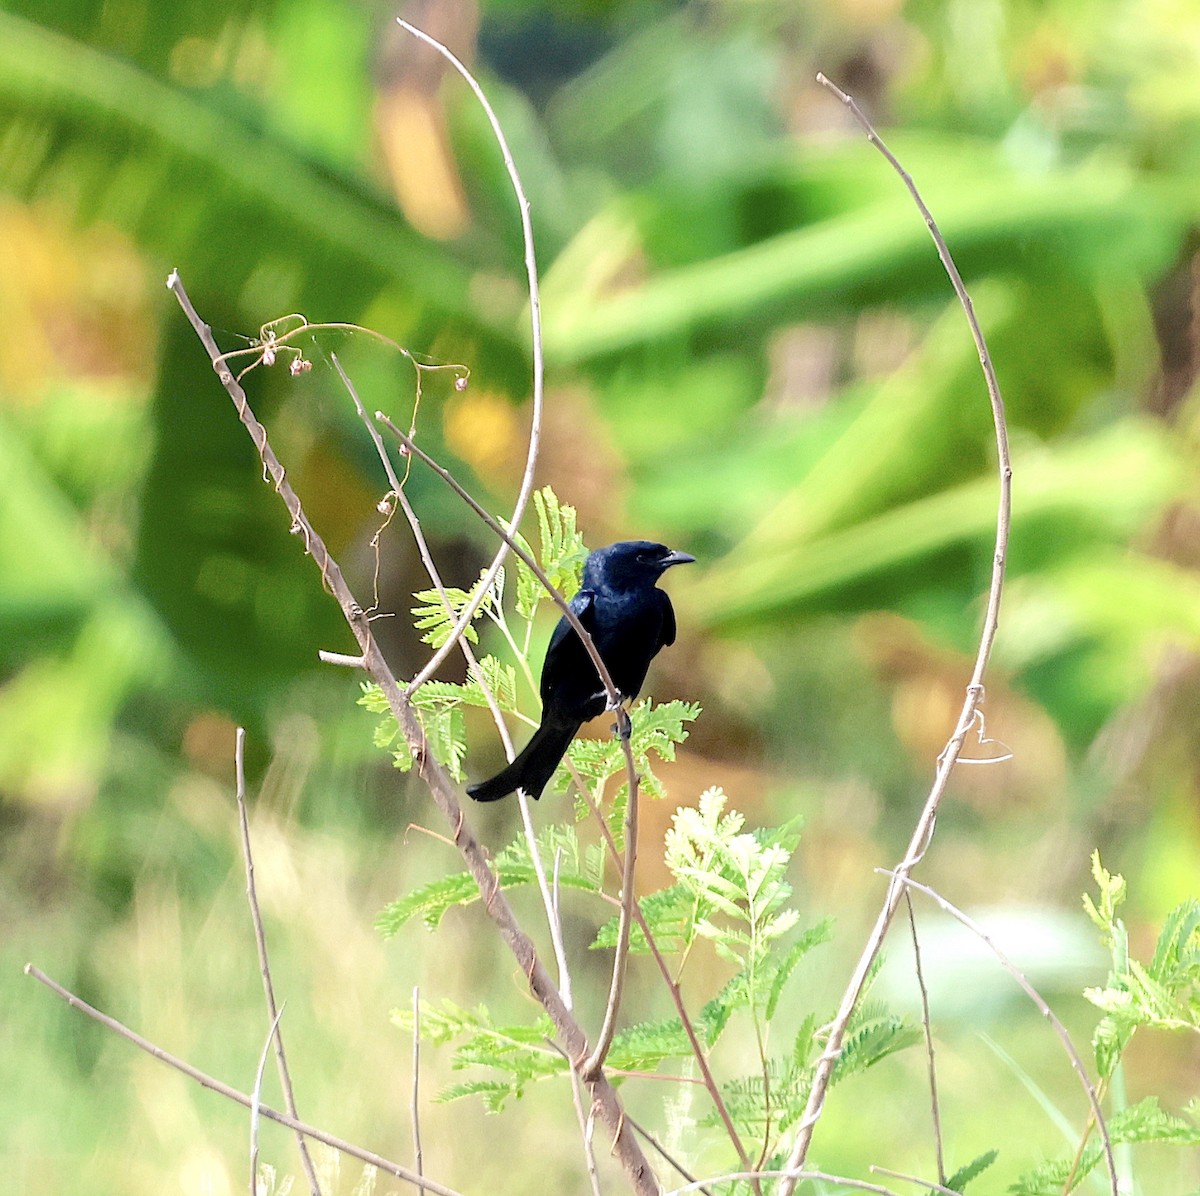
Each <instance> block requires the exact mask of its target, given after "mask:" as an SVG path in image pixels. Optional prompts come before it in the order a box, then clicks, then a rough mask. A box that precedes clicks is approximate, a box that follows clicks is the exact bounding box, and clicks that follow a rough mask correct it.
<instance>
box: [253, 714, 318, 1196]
mask: <svg viewBox="0 0 1200 1196" xmlns="http://www.w3.org/2000/svg"><path fill="white" fill-rule="evenodd" d="M233 763H234V775H235V778H236V787H237V808H238V822H239V824H240V825H241V831H242V862H243V863H244V864H245V867H246V901H247V903H248V904H249V906H250V921H251V922H252V923H253V925H254V945H255V947H256V948H257V950H258V969H259V972H260V973H261V974H262V986H263V996H264V997H265V998H266V1002H267V1017H269V1018H270V1019H271V1025H272V1026H273V1027H275V1029H274V1032H273V1034H272V1037H273V1038H274V1040H275V1062H276V1064H277V1066H278V1068H279V1083H280V1086H281V1087H282V1089H283V1102H284V1105H285V1106H286V1108H287V1111H288V1113H289V1114H290V1115H291V1116H292V1117H299V1113H298V1112H297V1111H296V1094H295V1092H294V1091H293V1089H292V1075H291V1072H290V1071H289V1070H288V1064H287V1052H286V1051H285V1050H284V1048H283V1033H282V1032H281V1031H280V1030H279V1029H278V1025H279V1015H280V1012H281V1011H280V1009H279V1007H278V1005H277V1004H276V1002H275V985H274V984H273V983H272V981H271V964H270V960H269V959H268V956H267V935H266V931H265V930H264V929H263V920H262V911H261V910H260V909H259V905H258V890H257V886H256V885H255V883H254V854H253V852H252V851H251V850H250V817H249V814H248V813H247V811H246V729H245V727H238V729H237V738H236V740H235V744H234V752H233ZM296 1145H297V1146H298V1147H299V1148H300V1161H301V1163H302V1164H303V1166H304V1174H305V1176H306V1177H307V1178H308V1187H309V1191H310V1192H311V1193H312V1196H321V1185H320V1184H319V1183H318V1182H317V1169H316V1168H315V1167H314V1166H313V1161H312V1158H311V1156H310V1155H309V1153H308V1147H307V1146H306V1145H305V1143H304V1138H303V1136H302V1135H299V1134H297V1136H296Z"/></svg>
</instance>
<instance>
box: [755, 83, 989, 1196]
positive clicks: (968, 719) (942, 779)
mask: <svg viewBox="0 0 1200 1196" xmlns="http://www.w3.org/2000/svg"><path fill="white" fill-rule="evenodd" d="M817 81H818V82H819V83H820V84H821V85H822V86H824V87H827V88H828V89H829V90H830V91H831V92H832V93H833V94H834V95H835V96H837V98H838V99H839V100H841V102H842V103H843V104H845V105H846V107H847V109H849V111H850V113H851V115H852V116H853V117H854V119H855V120H856V121H857V122H858V124H859V125H860V126H861V128H862V130H863V132H864V133H866V135H867V138H868V139H869V140H870V142H871V144H872V145H874V146H875V148H876V149H878V150H879V152H880V153H881V154H883V156H884V157H885V158H886V159H887V160H888V162H889V163H890V165H891V167H892V169H893V170H895V171H896V173H897V174H898V175H899V176H900V178H901V180H902V181H903V183H904V185H905V187H906V188H907V189H908V193H909V195H911V196H912V199H913V202H914V203H915V204H916V205H917V208H918V210H919V211H920V213H921V216H922V218H923V219H924V221H925V225H926V227H927V228H928V229H929V235H930V236H931V237H932V238H933V243H934V245H935V246H936V247H937V253H938V257H939V258H940V259H941V262H942V265H943V266H944V267H945V270H946V273H947V275H948V276H949V278H950V282H951V284H952V285H953V287H954V293H955V294H956V295H957V296H958V300H959V303H961V304H962V309H963V312H964V314H965V315H966V317H967V324H968V325H969V326H970V329H971V337H972V339H973V340H974V342H975V348H976V350H977V351H978V353H979V361H980V365H981V366H982V368H983V376H984V380H985V382H986V384H987V392H988V398H989V400H990V402H991V408H992V422H993V424H994V426H995V434H996V459H997V467H998V472H999V489H1000V494H999V502H998V505H997V512H996V543H995V551H994V554H993V557H992V580H991V585H990V587H989V590H988V603H987V613H986V614H985V616H984V621H983V631H982V634H981V635H980V639H979V650H978V652H977V653H976V655H975V667H974V669H973V670H972V672H971V680H970V682H969V683H968V685H967V691H966V696H965V698H964V700H963V706H962V712H961V713H960V714H959V718H958V725H957V726H956V727H955V730H954V734H953V735H952V736H951V737H950V741H949V742H948V743H947V744H946V747H945V748H944V749H943V751H942V754H941V755H940V756H939V757H938V767H937V773H936V775H935V777H934V781H933V787H932V788H931V789H930V791H929V796H928V797H927V798H926V799H925V805H924V807H923V808H922V810H921V815H920V817H919V818H918V820H917V824H916V828H915V829H914V831H913V835H912V838H911V840H910V841H909V845H908V850H907V852H906V853H905V856H904V859H903V860H902V861H901V862H900V863H899V864H898V865H897V866H896V868H895V869H894V873H893V879H892V881H891V882H890V883H889V885H888V891H887V896H886V897H885V899H884V903H883V908H882V909H881V910H880V912H879V916H878V918H877V919H876V921H875V925H874V927H873V929H872V931H871V934H870V937H869V938H868V939H867V943H866V946H865V947H864V948H863V952H862V954H861V956H860V957H859V960H858V963H857V965H856V966H855V969H854V973H853V975H852V976H851V978H850V982H849V984H848V985H847V987H846V991H845V994H844V995H843V997H842V1002H841V1004H840V1005H839V1007H838V1011H837V1014H836V1016H835V1017H834V1019H833V1021H832V1022H831V1023H830V1026H829V1032H828V1038H827V1040H826V1043H825V1049H824V1050H823V1051H822V1052H821V1057H820V1058H819V1059H818V1060H817V1065H816V1069H815V1072H814V1076H813V1084H812V1088H811V1090H810V1092H809V1098H808V1102H807V1104H806V1106H805V1110H804V1114H803V1116H802V1117H801V1118H800V1123H799V1125H798V1127H797V1130H796V1141H795V1143H794V1144H793V1146H792V1150H791V1153H790V1154H789V1156H788V1161H787V1170H789V1171H798V1170H799V1169H800V1168H801V1167H803V1165H804V1161H805V1159H806V1158H807V1157H808V1148H809V1145H810V1143H811V1142H812V1134H813V1130H814V1129H815V1128H816V1124H817V1121H818V1120H819V1119H820V1116H821V1111H822V1109H823V1108H824V1105H825V1097H826V1095H827V1093H828V1091H829V1085H830V1082H831V1081H832V1079H833V1069H834V1066H835V1065H836V1063H837V1060H838V1057H839V1056H840V1055H841V1052H842V1042H843V1039H844V1037H845V1033H846V1027H847V1025H848V1024H849V1022H850V1018H851V1017H852V1016H853V1013H854V1009H855V1006H856V1005H857V1004H858V1001H859V998H860V997H861V996H862V993H863V989H864V988H865V986H866V982H867V976H868V975H869V973H870V970H871V965H872V964H873V963H874V962H875V957H876V956H877V955H878V954H879V950H880V948H881V947H882V946H883V940H884V937H885V936H886V935H887V932H888V927H889V926H890V925H891V923H892V919H893V917H894V916H895V914H896V910H897V909H898V908H899V905H900V900H901V895H902V894H903V892H904V883H903V882H904V880H905V879H906V878H907V877H908V874H909V873H910V872H911V871H912V869H913V868H915V867H916V866H917V864H918V863H919V862H920V860H921V857H922V856H923V855H924V853H925V851H926V849H927V848H928V846H929V842H930V839H931V838H932V837H933V831H934V825H935V822H936V819H937V810H938V806H939V805H940V804H941V800H942V795H943V794H944V793H945V791H946V786H947V784H948V783H949V780H950V774H951V772H953V770H954V765H955V764H956V763H957V761H958V757H959V753H960V752H961V751H962V748H963V743H964V742H965V740H966V737H967V734H968V732H969V731H970V730H971V727H972V726H973V725H974V724H975V716H976V712H977V710H978V708H979V706H980V704H981V703H982V701H983V696H984V690H983V676H984V673H985V671H986V670H987V664H988V659H989V658H990V656H991V652H992V643H993V641H994V640H995V638H996V631H997V628H998V627H999V620H1000V597H1001V594H1002V592H1003V589H1004V564H1005V558H1006V556H1007V553H1008V533H1009V524H1010V521H1011V514H1012V461H1011V458H1010V456H1009V449H1008V425H1007V423H1006V421H1005V416H1004V401H1003V399H1002V398H1001V396H1000V386H999V383H998V382H997V381H996V372H995V369H994V368H993V366H992V359H991V355H990V354H989V352H988V348H987V343H986V341H985V340H984V336H983V330H982V329H981V328H980V326H979V321H978V320H977V319H976V317H975V308H974V305H973V304H972V302H971V297H970V295H968V294H967V288H966V285H965V284H964V283H963V280H962V275H961V274H959V272H958V267H957V266H956V265H955V264H954V259H953V257H952V256H951V254H950V249H949V247H948V246H947V245H946V241H945V239H944V238H943V237H942V234H941V231H940V230H939V229H938V226H937V222H936V221H935V220H934V218H933V215H932V213H931V212H930V211H929V208H928V207H926V205H925V201H924V200H923V199H922V198H921V194H920V192H919V191H918V190H917V187H916V184H915V183H914V182H913V180H912V177H911V175H909V173H908V172H907V171H906V170H905V169H904V167H903V166H901V165H900V162H899V161H898V160H897V158H896V156H895V155H894V154H893V153H892V151H891V150H890V149H888V147H887V146H886V145H885V144H884V143H883V141H882V140H881V138H880V137H879V135H878V134H877V133H876V132H875V130H874V129H873V128H872V127H871V123H870V121H868V120H867V118H866V117H865V116H864V115H863V113H862V111H861V109H860V108H859V106H858V105H857V104H856V103H855V102H854V99H853V98H852V97H851V96H849V95H847V94H846V93H845V92H844V91H842V90H841V89H840V88H838V87H835V86H834V84H832V83H831V82H830V81H829V80H828V79H826V78H825V76H824V75H818V76H817ZM795 1187H796V1181H795V1180H794V1179H791V1178H785V1179H784V1181H783V1182H782V1183H781V1184H780V1187H779V1192H780V1196H792V1193H793V1192H794V1191H795Z"/></svg>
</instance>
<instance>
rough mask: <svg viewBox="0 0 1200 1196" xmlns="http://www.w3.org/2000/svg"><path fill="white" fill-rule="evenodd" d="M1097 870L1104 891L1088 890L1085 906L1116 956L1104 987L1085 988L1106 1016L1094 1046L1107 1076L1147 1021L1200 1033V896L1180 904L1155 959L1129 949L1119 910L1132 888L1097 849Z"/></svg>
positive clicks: (1167, 924)
mask: <svg viewBox="0 0 1200 1196" xmlns="http://www.w3.org/2000/svg"><path fill="white" fill-rule="evenodd" d="M1092 876H1093V877H1094V878H1095V880H1096V885H1097V887H1098V889H1099V890H1100V892H1099V897H1098V898H1097V899H1096V900H1093V899H1092V898H1091V897H1090V896H1088V895H1085V896H1084V899H1083V905H1084V909H1085V910H1086V911H1087V914H1088V917H1090V918H1091V919H1092V921H1093V922H1094V923H1095V924H1096V925H1097V927H1099V929H1100V938H1101V941H1102V942H1103V943H1104V945H1105V946H1106V947H1107V948H1108V951H1109V955H1110V958H1111V964H1110V970H1109V975H1108V980H1107V982H1106V984H1105V985H1104V987H1103V988H1088V989H1085V990H1084V994H1083V995H1084V996H1085V997H1087V999H1088V1000H1089V1001H1091V1003H1092V1004H1093V1005H1095V1006H1096V1007H1097V1008H1098V1009H1101V1010H1103V1012H1104V1016H1103V1017H1102V1018H1101V1019H1100V1022H1099V1024H1098V1025H1097V1026H1096V1031H1095V1034H1094V1035H1093V1037H1092V1047H1093V1050H1094V1051H1095V1054H1096V1067H1097V1069H1098V1070H1099V1072H1100V1075H1101V1076H1102V1077H1103V1078H1104V1079H1108V1078H1109V1077H1111V1076H1112V1074H1113V1072H1114V1071H1115V1070H1116V1067H1117V1064H1118V1063H1119V1062H1120V1059H1121V1055H1122V1053H1123V1052H1124V1050H1125V1048H1126V1047H1127V1046H1128V1045H1129V1041H1130V1039H1132V1038H1133V1035H1134V1033H1135V1032H1136V1031H1137V1030H1138V1029H1140V1028H1141V1027H1147V1028H1150V1027H1154V1028H1157V1029H1161V1030H1190V1031H1192V1033H1194V1034H1195V1033H1200V901H1197V900H1195V899H1194V898H1193V899H1192V900H1189V901H1185V902H1183V903H1182V904H1181V905H1178V906H1176V908H1175V909H1173V910H1172V911H1171V912H1170V914H1168V916H1167V918H1166V921H1165V922H1164V924H1163V928H1162V931H1161V932H1160V933H1159V936H1158V942H1157V944H1156V945H1155V948H1154V955H1153V957H1152V958H1151V960H1150V962H1149V964H1142V963H1139V962H1138V960H1136V959H1134V958H1133V957H1132V956H1131V955H1130V954H1129V935H1128V932H1127V931H1126V929H1125V923H1124V922H1123V921H1122V920H1121V919H1120V918H1119V917H1118V916H1117V910H1118V909H1119V908H1120V906H1121V904H1122V903H1123V902H1124V900H1125V897H1126V894H1127V888H1126V885H1125V880H1124V878H1123V877H1121V876H1113V875H1111V874H1110V873H1109V872H1108V871H1107V870H1106V869H1105V868H1104V866H1103V864H1101V862H1100V853H1099V852H1095V853H1094V854H1093V855H1092Z"/></svg>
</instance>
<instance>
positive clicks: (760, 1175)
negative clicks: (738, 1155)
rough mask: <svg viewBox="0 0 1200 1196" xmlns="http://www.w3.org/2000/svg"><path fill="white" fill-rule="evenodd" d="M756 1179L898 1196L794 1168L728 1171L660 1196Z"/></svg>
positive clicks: (861, 1183) (678, 1195) (825, 1173)
mask: <svg viewBox="0 0 1200 1196" xmlns="http://www.w3.org/2000/svg"><path fill="white" fill-rule="evenodd" d="M756 1179H779V1180H782V1181H783V1182H784V1183H788V1182H790V1183H792V1184H797V1183H799V1182H800V1181H801V1180H804V1179H813V1180H816V1181H817V1182H818V1183H828V1184H841V1185H842V1186H843V1187H846V1188H856V1189H857V1190H858V1191H860V1192H876V1193H878V1196H899V1194H898V1193H897V1192H895V1191H893V1190H892V1189H891V1188H885V1187H884V1186H883V1185H882V1184H872V1183H868V1182H867V1181H866V1180H864V1179H851V1178H850V1177H849V1176H847V1175H831V1174H830V1173H829V1172H828V1171H813V1170H811V1169H810V1168H802V1169H801V1170H799V1171H797V1170H795V1169H794V1168H786V1167H785V1168H780V1169H779V1170H777V1171H730V1172H727V1173H726V1174H725V1175H714V1176H711V1177H709V1178H708V1179H703V1180H700V1179H698V1180H695V1181H694V1182H693V1183H690V1184H684V1185H683V1187H682V1188H672V1189H671V1190H670V1191H668V1192H663V1193H662V1194H661V1196H684V1193H686V1192H700V1191H704V1190H706V1189H705V1184H712V1185H714V1186H715V1185H716V1184H728V1183H733V1182H735V1181H736V1180H751V1181H753V1180H756Z"/></svg>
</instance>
